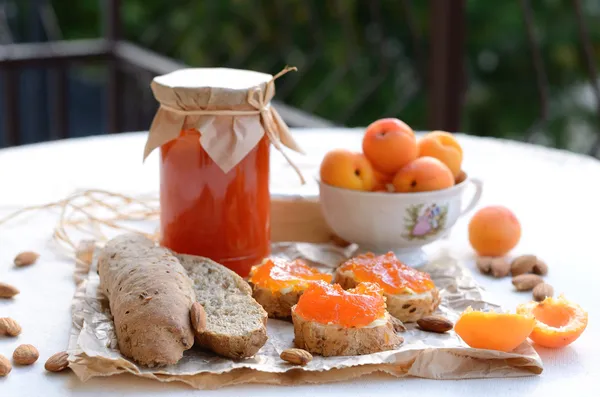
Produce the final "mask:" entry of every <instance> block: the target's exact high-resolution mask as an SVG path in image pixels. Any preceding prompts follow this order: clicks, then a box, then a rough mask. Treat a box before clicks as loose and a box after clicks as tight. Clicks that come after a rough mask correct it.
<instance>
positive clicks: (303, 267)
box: [249, 258, 332, 293]
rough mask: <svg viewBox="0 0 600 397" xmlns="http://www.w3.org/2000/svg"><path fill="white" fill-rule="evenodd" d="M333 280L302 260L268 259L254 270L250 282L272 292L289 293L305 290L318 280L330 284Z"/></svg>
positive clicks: (251, 272)
mask: <svg viewBox="0 0 600 397" xmlns="http://www.w3.org/2000/svg"><path fill="white" fill-rule="evenodd" d="M331 279H332V276H331V275H330V274H325V273H321V272H319V271H318V270H317V269H314V268H312V267H310V266H308V265H307V264H306V263H304V261H302V260H300V259H296V260H293V261H287V260H285V259H282V258H268V259H265V260H264V262H263V263H262V264H261V265H257V266H254V267H253V268H252V270H251V271H250V278H249V281H250V282H251V283H252V284H254V285H256V286H259V287H261V288H265V289H268V290H270V291H272V292H280V293H287V292H291V291H301V290H304V289H306V288H307V287H308V286H309V285H310V284H311V283H313V282H315V281H317V280H321V281H325V282H326V283H330V282H331Z"/></svg>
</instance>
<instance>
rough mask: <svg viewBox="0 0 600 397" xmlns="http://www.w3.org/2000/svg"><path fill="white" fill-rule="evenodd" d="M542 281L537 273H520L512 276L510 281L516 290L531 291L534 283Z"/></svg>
mask: <svg viewBox="0 0 600 397" xmlns="http://www.w3.org/2000/svg"><path fill="white" fill-rule="evenodd" d="M543 282H544V279H543V278H541V277H540V276H538V275H537V274H521V275H519V276H517V277H513V279H512V283H513V285H514V286H515V288H516V289H517V291H531V290H532V289H533V288H534V287H535V286H536V285H538V284H541V283H543Z"/></svg>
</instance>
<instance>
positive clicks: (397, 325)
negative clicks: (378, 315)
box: [390, 316, 406, 332]
mask: <svg viewBox="0 0 600 397" xmlns="http://www.w3.org/2000/svg"><path fill="white" fill-rule="evenodd" d="M390 321H391V322H392V325H393V326H394V332H405V331H406V327H405V326H404V323H403V322H402V321H400V320H398V319H397V318H396V317H393V316H390Z"/></svg>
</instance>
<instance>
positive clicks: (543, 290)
mask: <svg viewBox="0 0 600 397" xmlns="http://www.w3.org/2000/svg"><path fill="white" fill-rule="evenodd" d="M553 295H554V288H553V287H552V286H551V285H550V284H546V283H541V284H538V285H536V286H535V287H534V288H533V299H534V300H535V301H537V302H541V301H543V300H544V299H546V298H548V297H552V296H553Z"/></svg>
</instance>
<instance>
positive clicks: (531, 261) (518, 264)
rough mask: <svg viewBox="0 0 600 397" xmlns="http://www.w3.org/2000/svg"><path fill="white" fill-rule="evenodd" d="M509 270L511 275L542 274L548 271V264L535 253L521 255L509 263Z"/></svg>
mask: <svg viewBox="0 0 600 397" xmlns="http://www.w3.org/2000/svg"><path fill="white" fill-rule="evenodd" d="M510 272H511V274H512V276H513V277H515V276H520V275H521V274H527V273H534V274H539V275H542V276H543V275H545V274H547V273H548V265H546V263H545V262H544V261H542V260H541V259H540V258H538V257H537V256H535V255H521V256H518V257H516V258H515V259H514V260H513V261H512V263H511V264H510Z"/></svg>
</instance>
